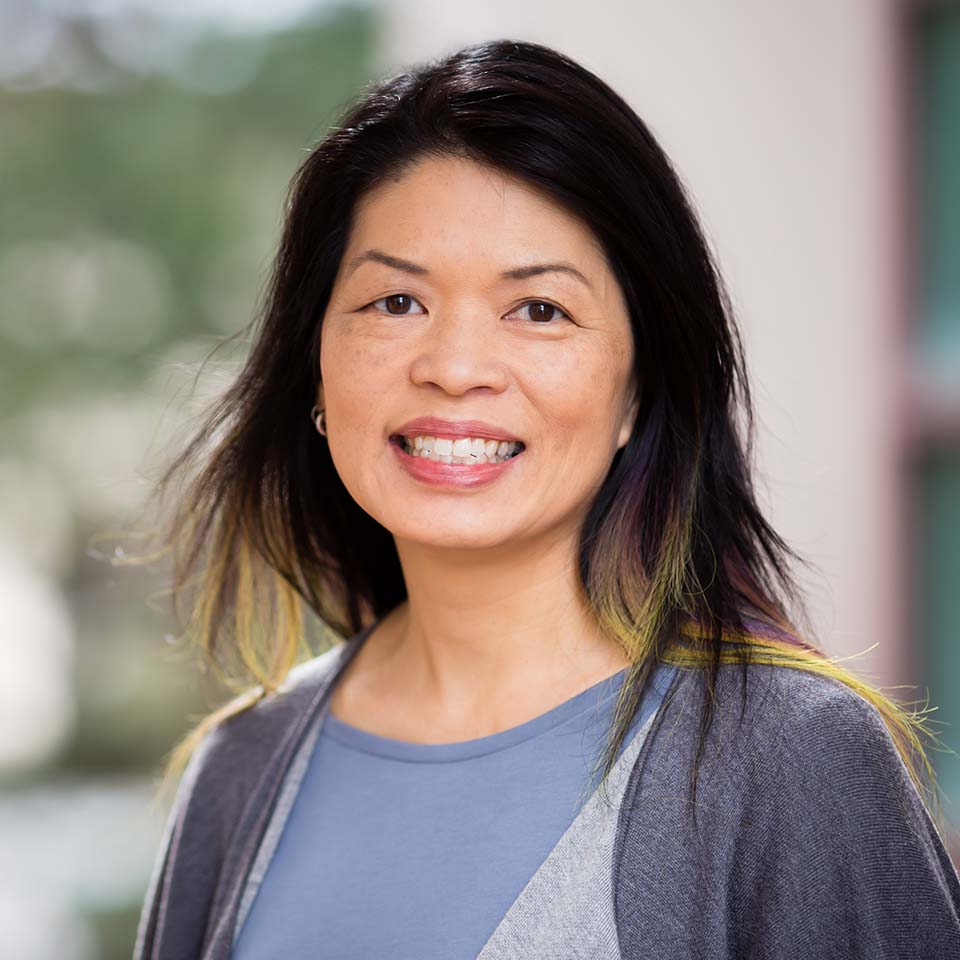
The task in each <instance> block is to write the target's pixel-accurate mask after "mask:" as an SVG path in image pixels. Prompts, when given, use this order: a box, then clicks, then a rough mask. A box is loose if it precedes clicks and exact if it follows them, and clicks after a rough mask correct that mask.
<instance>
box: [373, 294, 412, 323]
mask: <svg viewBox="0 0 960 960" xmlns="http://www.w3.org/2000/svg"><path fill="white" fill-rule="evenodd" d="M418 302H419V301H417V300H414V298H413V297H411V296H410V295H409V294H407V293H391V294H389V295H388V296H386V297H381V298H380V299H379V300H374V301H373V303H370V304H367V306H370V307H374V306H376V305H377V304H378V303H385V304H387V308H386V310H385V311H383V312H384V313H389V314H390V315H391V316H394V317H405V316H408V315H409V313H410V311H409V310H405V309H404V307H409V306H410V304H411V303H418Z"/></svg>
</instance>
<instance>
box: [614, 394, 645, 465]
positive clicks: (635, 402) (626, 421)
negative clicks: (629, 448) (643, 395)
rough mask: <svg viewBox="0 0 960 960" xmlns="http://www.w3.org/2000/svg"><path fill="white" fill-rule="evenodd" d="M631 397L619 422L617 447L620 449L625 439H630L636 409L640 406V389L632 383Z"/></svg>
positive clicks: (635, 417) (624, 443) (635, 418)
mask: <svg viewBox="0 0 960 960" xmlns="http://www.w3.org/2000/svg"><path fill="white" fill-rule="evenodd" d="M632 396H633V399H632V400H631V402H630V406H629V407H628V408H627V412H626V413H625V414H624V417H623V421H622V423H621V424H620V435H619V436H618V437H617V449H618V450H622V449H623V448H624V447H625V446H626V445H627V441H628V440H629V439H630V435H631V434H632V433H633V427H634V424H635V423H636V420H637V411H638V410H639V408H640V390H639V389H638V388H637V386H636V384H634V387H633V391H632Z"/></svg>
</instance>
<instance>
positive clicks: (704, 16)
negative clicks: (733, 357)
mask: <svg viewBox="0 0 960 960" xmlns="http://www.w3.org/2000/svg"><path fill="white" fill-rule="evenodd" d="M504 36H509V37H514V38H519V39H530V40H538V41H540V42H544V43H548V44H551V45H553V46H556V47H557V48H558V49H561V50H562V51H563V52H565V53H568V54H570V55H571V56H573V57H575V58H576V59H578V60H580V61H581V62H583V63H584V64H585V65H586V66H588V67H590V68H591V69H593V70H594V71H595V72H597V73H599V74H600V75H601V76H602V77H603V78H604V79H606V80H607V81H608V82H609V83H611V84H612V85H613V86H614V88H615V89H617V90H618V91H619V92H620V93H622V94H623V95H624V96H625V97H626V98H627V99H628V100H629V101H630V102H631V103H632V105H633V106H634V107H635V108H636V109H637V110H638V112H639V113H640V115H641V116H642V117H643V118H644V119H645V120H646V122H647V123H648V124H649V126H650V127H651V129H652V130H653V132H654V134H655V135H656V136H657V137H658V139H659V140H660V142H661V143H662V145H663V146H664V147H665V149H666V150H667V152H668V154H670V156H671V157H672V158H673V160H674V162H675V165H676V167H677V169H678V171H679V173H680V175H681V177H682V178H683V179H684V182H685V183H686V184H687V186H688V189H689V191H690V193H691V195H692V197H693V200H694V202H695V203H696V205H697V208H698V210H699V212H700V215H701V218H702V221H703V223H704V226H705V228H706V230H707V233H708V236H709V237H710V238H711V242H712V243H713V245H714V248H715V250H716V253H717V257H718V260H719V263H720V266H721V269H722V271H723V272H724V275H725V278H726V280H727V283H728V285H729V287H730V290H731V293H732V295H733V299H734V304H735V306H736V308H737V310H738V311H739V319H740V323H741V325H742V328H743V332H744V336H745V341H746V349H747V354H748V362H749V366H750V372H751V374H752V377H753V388H754V391H755V399H756V405H757V411H758V437H757V440H758V449H757V467H758V487H759V491H760V494H761V498H762V500H763V502H764V504H765V505H766V508H767V510H768V514H769V516H770V518H771V520H772V521H773V523H774V526H775V527H776V528H777V529H778V530H779V532H780V533H781V534H783V535H784V536H785V537H786V538H787V539H788V540H789V541H790V542H791V543H792V544H793V545H794V546H795V547H797V548H798V549H799V550H801V551H802V552H804V553H805V554H806V555H807V556H809V557H810V558H811V559H812V560H813V561H814V562H815V563H816V564H817V565H818V568H819V571H820V572H819V574H817V575H813V576H811V575H807V576H806V577H805V579H804V582H805V583H806V584H807V586H808V589H809V592H810V596H811V605H812V608H813V611H814V614H815V618H816V625H817V627H818V629H819V631H820V635H821V637H822V639H823V641H824V644H825V646H826V647H827V649H828V652H829V653H830V654H833V655H839V656H848V655H849V656H853V655H855V654H861V653H862V654H863V655H862V656H857V657H856V659H855V660H853V661H851V662H850V663H849V664H848V665H849V666H851V668H853V669H854V670H855V671H856V672H858V673H860V674H861V675H862V676H864V677H865V678H867V679H869V680H870V681H871V682H873V683H875V684H878V685H881V686H883V687H884V688H886V689H887V692H888V693H890V694H891V695H893V696H896V697H897V698H898V699H901V700H908V701H917V700H919V701H921V704H922V703H923V702H925V701H926V699H927V697H929V701H930V705H931V706H935V707H936V708H937V709H936V712H935V713H933V714H932V717H933V718H934V719H935V720H936V721H937V724H936V725H934V729H935V732H936V733H937V735H938V736H939V737H940V738H941V740H942V741H943V742H944V744H945V745H946V746H947V747H949V748H951V749H953V750H960V730H958V724H960V180H958V178H957V171H958V170H960V4H957V3H948V2H941V3H935V2H919V0H912V2H908V0H890V2H881V0H843V2H842V3H837V2H836V0H762V2H761V0H729V2H727V3H724V4H715V3H710V2H709V0H649V2H648V0H644V2H639V3H638V2H637V0H629V2H628V0H608V2H604V3H600V4H590V5H589V7H588V8H586V7H585V6H584V5H583V4H582V3H573V2H570V0H556V2H553V3H551V4H550V5H548V6H544V5H542V4H534V3H532V2H524V0H510V2H506V0H488V2H486V3H484V4H451V3H444V2H441V0H409V2H399V0H397V2H390V0H380V2H376V3H369V4H367V3H350V4H344V3H337V4H334V3H330V2H316V0H313V2H311V0H272V2H271V3H270V4H267V3H256V2H254V0H193V2H175V0H166V2H163V3H160V2H155V3H150V2H147V0H43V2H41V0H33V2H29V3H27V2H16V0H0V143H2V149H0V211H2V214H0V606H2V611H3V628H2V632H0V656H2V660H3V664H4V669H3V671H2V673H0V956H3V957H11V958H14V957H15V958H18V960H21V958H23V960H41V958H44V960H45V958H57V960H89V958H103V960H115V958H125V957H129V956H130V952H131V949H132V945H133V939H134V934H135V930H136V923H137V918H138V914H139V910H140V905H141V901H142V898H143V895H144V892H145V889H146V885H147V881H148V878H149V873H150V869H151V866H152V862H153V858H154V856H155V853H156V849H157V844H158V843H159V840H160V833H161V829H162V826H163V820H164V815H165V810H163V809H157V808H155V807H154V806H153V804H152V800H153V797H154V793H155V788H156V785H157V782H158V780H157V777H158V772H159V765H160V763H161V761H162V759H163V758H164V757H165V755H166V753H167V751H168V750H169V749H170V747H171V746H172V744H173V743H174V741H175V740H176V738H177V737H178V736H179V735H180V734H182V733H183V732H184V731H185V730H186V729H187V727H188V726H189V725H191V723H192V721H193V720H195V719H197V718H198V717H199V716H200V715H201V714H202V713H205V712H207V711H208V710H210V709H212V708H213V707H214V706H216V705H218V704H219V703H220V702H222V700H223V698H224V692H223V691H222V690H219V689H217V688H216V686H215V684H214V683H213V681H211V680H210V679H209V678H207V677H205V676H203V675H201V674H199V672H198V671H197V669H196V666H195V664H194V662H193V660H192V659H191V657H190V655H189V652H188V651H186V650H184V649H181V647H180V645H179V643H178V641H177V639H176V638H175V637H174V635H173V633H172V630H173V621H172V618H171V616H170V613H169V611H168V609H167V608H166V606H165V605H164V601H163V599H162V598H161V597H159V593H160V592H161V589H162V587H163V586H164V583H163V582H162V581H161V579H160V578H159V577H158V575H157V573H156V572H155V571H151V570H150V569H135V568H124V567H118V566H112V565H111V564H110V562H109V561H110V559H111V556H112V555H113V554H114V552H116V556H118V557H120V558H121V559H122V555H123V550H124V548H123V546H121V540H122V539H123V538H122V536H121V535H120V534H119V533H118V534H117V536H116V537H115V538H114V539H111V538H112V537H113V533H112V532H113V531H115V530H116V531H120V530H122V529H128V528H131V527H132V528H134V529H135V528H136V527H137V521H138V517H139V516H140V515H139V513H138V511H139V509H140V506H141V504H142V503H143V500H144V498H145V496H146V494H147V492H148V491H149V489H150V483H151V478H153V477H155V476H156V473H157V471H158V469H159V468H160V467H162V465H163V464H164V462H165V460H166V458H167V457H169V456H170V455H172V453H173V452H174V451H175V450H176V449H178V444H179V442H181V441H182V440H183V439H184V438H185V436H186V435H187V433H188V431H189V428H190V425H191V423H192V422H193V418H195V417H196V416H198V415H199V412H200V411H201V410H202V409H203V408H204V403H205V402H207V401H208V400H209V398H210V397H211V396H213V395H214V394H215V393H217V392H218V391H219V390H220V389H222V387H223V385H224V384H225V383H226V382H227V380H228V378H229V377H230V376H231V375H232V373H234V372H235V371H236V364H237V363H238V362H239V361H238V357H237V351H236V350H234V355H233V356H232V357H227V356H221V355H218V359H217V360H216V361H215V362H212V363H210V364H208V365H207V367H206V368H205V371H204V374H203V377H202V378H201V379H200V380H199V381H198V382H197V383H196V384H194V383H193V377H194V375H195V373H196V371H197V364H198V363H199V361H200V360H201V359H202V357H203V356H205V355H206V353H207V352H208V350H209V349H210V348H211V347H212V346H213V345H214V343H215V342H216V341H217V340H218V339H219V338H221V337H224V336H226V335H229V334H231V333H233V332H235V331H236V330H237V329H239V328H240V327H242V326H243V325H244V324H245V323H246V322H247V321H248V320H249V319H250V317H251V316H252V314H253V311H254V309H255V303H256V299H257V296H258V294H259V292H260V290H261V286H262V284H263V283H264V282H265V279H266V275H267V270H268V268H269V263H270V258H271V255H272V253H273V249H274V246H275V244H276V242H277V240H278V237H279V225H280V216H281V213H282V204H283V194H284V190H285V188H286V186H287V183H288V181H289V179H290V177H291V176H292V174H293V172H294V170H295V169H296V167H297V165H298V164H299V163H300V161H301V160H302V159H303V157H304V156H305V151H307V150H309V148H310V146H311V145H312V144H313V143H315V142H316V141H317V140H318V139H320V138H322V137H323V136H324V133H325V131H326V130H327V129H328V127H329V126H330V124H332V123H333V122H334V121H335V119H336V116H337V114H338V113H339V111H340V109H341V108H342V107H343V106H344V105H345V104H346V103H347V102H348V101H349V100H350V99H351V98H352V97H353V96H355V95H356V93H357V92H358V91H359V89H360V87H361V86H362V85H363V84H365V83H366V82H367V81H369V80H372V79H374V78H375V77H378V76H380V75H382V74H383V73H385V72H387V71H392V70H394V69H398V68H401V67H403V66H405V65H408V64H410V63H413V62H415V61H419V60H421V59H426V58H431V57H434V56H438V55H440V54H442V53H446V52H448V51H450V50H452V49H455V48H456V47H458V46H461V45H463V44H465V43H468V42H473V41H476V40H483V39H493V38H497V37H504ZM901 685H906V686H901ZM931 759H932V760H933V762H934V764H935V766H936V768H937V773H938V776H939V778H940V783H941V786H942V787H943V789H944V791H945V794H946V797H945V812H946V813H947V815H948V816H950V817H951V818H952V820H953V823H954V827H955V830H954V832H952V833H951V834H950V835H949V836H948V837H947V838H946V839H947V841H948V843H949V845H950V846H951V850H952V852H953V855H954V859H955V860H957V859H958V855H960V843H958V836H960V834H958V832H957V831H958V830H960V758H958V757H957V756H954V755H952V754H950V753H946V752H932V753H931Z"/></svg>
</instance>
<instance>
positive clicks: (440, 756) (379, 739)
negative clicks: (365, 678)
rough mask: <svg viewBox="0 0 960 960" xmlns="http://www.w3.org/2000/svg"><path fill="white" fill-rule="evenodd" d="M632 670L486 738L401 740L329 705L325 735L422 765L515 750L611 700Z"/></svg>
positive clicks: (365, 751)
mask: <svg viewBox="0 0 960 960" xmlns="http://www.w3.org/2000/svg"><path fill="white" fill-rule="evenodd" d="M628 669H629V667H624V668H623V669H621V670H618V671H617V672H616V673H614V674H611V675H610V676H609V677H605V678H604V679H603V680H599V681H598V682H597V683H595V684H593V685H591V686H589V687H587V688H586V689H585V690H582V691H581V692H580V693H577V694H574V695H573V696H572V697H570V698H569V699H567V700H564V702H563V703H560V704H558V705H557V706H555V707H552V708H551V709H550V710H547V711H546V712H545V713H541V714H540V715H539V716H536V717H533V718H531V719H530V720H525V721H524V722H523V723H519V724H517V725H515V726H513V727H509V728H507V729H506V730H500V731H498V732H497V733H491V734H488V735H487V736H485V737H474V738H472V739H470V740H456V741H454V742H452V743H416V742H414V741H412V740H399V739H397V738H395V737H385V736H382V735H380V734H378V733H371V732H369V731H368V730H362V729H361V728H360V727H357V726H354V725H353V724H352V723H348V722H347V721H346V720H341V719H340V718H339V717H336V716H334V714H333V713H331V712H330V708H329V705H328V706H327V707H326V709H325V711H324V713H325V716H324V718H323V729H322V733H323V735H324V736H327V737H329V738H330V739H331V740H333V741H335V742H336V743H339V744H341V745H343V746H346V747H349V748H351V749H354V750H359V751H362V752H364V753H372V754H376V755H378V756H381V757H388V758H391V759H394V760H406V761H412V762H421V763H442V762H447V761H451V760H466V759H469V758H471V757H479V756H482V755H483V754H487V753H494V752H496V751H498V750H505V749H507V748H509V747H514V746H516V745H517V744H520V743H523V742H524V741H526V740H530V739H532V738H534V737H537V736H539V735H541V734H543V733H546V732H547V731H548V730H551V729H553V728H554V727H557V726H559V725H560V724H562V723H565V722H566V721H568V720H572V719H573V718H575V717H577V716H579V715H580V714H582V713H583V712H585V711H586V710H590V709H594V708H596V707H597V706H598V705H599V704H600V703H601V702H606V701H608V700H611V699H612V698H613V696H614V694H616V693H617V692H618V690H619V688H620V686H621V685H622V683H623V681H624V679H625V678H626V674H627V670H628Z"/></svg>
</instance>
